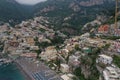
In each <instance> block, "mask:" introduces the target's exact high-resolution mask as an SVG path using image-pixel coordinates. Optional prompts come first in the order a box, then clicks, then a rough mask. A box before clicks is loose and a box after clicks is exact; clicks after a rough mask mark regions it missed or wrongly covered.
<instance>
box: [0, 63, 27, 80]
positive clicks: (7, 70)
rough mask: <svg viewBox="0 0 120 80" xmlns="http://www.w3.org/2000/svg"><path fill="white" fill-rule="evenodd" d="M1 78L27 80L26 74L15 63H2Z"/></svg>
mask: <svg viewBox="0 0 120 80" xmlns="http://www.w3.org/2000/svg"><path fill="white" fill-rule="evenodd" d="M0 80H25V76H24V75H23V74H22V72H21V71H20V70H19V68H18V67H17V66H16V65H15V64H14V63H10V64H3V65H0Z"/></svg>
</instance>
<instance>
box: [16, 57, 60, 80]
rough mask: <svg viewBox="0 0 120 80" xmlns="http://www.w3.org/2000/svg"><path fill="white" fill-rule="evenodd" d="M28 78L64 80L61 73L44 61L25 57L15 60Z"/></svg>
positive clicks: (30, 79) (32, 79) (34, 79)
mask: <svg viewBox="0 0 120 80" xmlns="http://www.w3.org/2000/svg"><path fill="white" fill-rule="evenodd" d="M15 63H16V65H17V66H18V68H19V69H20V70H21V71H22V73H23V74H24V75H25V78H26V80H49V79H50V80H62V79H61V78H60V76H59V75H57V73H56V72H55V71H53V70H51V69H50V68H49V67H48V66H46V65H45V64H44V63H42V62H39V61H36V60H33V59H30V58H25V57H20V58H18V59H16V60H15Z"/></svg>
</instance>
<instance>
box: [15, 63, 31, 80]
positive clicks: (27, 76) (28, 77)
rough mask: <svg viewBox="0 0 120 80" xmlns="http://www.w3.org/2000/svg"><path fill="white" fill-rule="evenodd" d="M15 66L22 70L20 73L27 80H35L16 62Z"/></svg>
mask: <svg viewBox="0 0 120 80" xmlns="http://www.w3.org/2000/svg"><path fill="white" fill-rule="evenodd" d="M14 64H15V65H16V66H17V68H18V69H19V70H20V72H21V73H22V74H23V75H24V77H25V80H33V79H32V78H31V77H30V76H29V75H28V74H27V73H26V71H25V70H23V68H22V67H21V66H20V65H19V64H18V63H17V62H15V61H14Z"/></svg>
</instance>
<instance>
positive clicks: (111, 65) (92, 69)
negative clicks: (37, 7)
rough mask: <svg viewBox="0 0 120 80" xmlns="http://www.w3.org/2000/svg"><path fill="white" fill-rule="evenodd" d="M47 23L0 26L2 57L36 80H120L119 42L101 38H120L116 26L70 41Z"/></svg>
mask: <svg viewBox="0 0 120 80" xmlns="http://www.w3.org/2000/svg"><path fill="white" fill-rule="evenodd" d="M42 22H44V23H46V25H44V26H43V25H42ZM47 23H49V22H48V21H47V20H44V17H36V18H34V19H30V20H28V21H23V22H22V23H20V24H18V25H16V26H15V27H11V26H10V25H9V24H7V23H5V24H3V25H1V26H0V51H1V55H3V56H4V57H9V58H10V59H12V60H13V61H15V62H17V63H18V64H19V65H20V66H21V67H22V68H23V70H25V71H26V72H27V73H28V74H29V73H30V74H33V75H30V76H31V78H32V79H33V80H37V79H36V78H38V79H39V78H41V77H40V76H37V77H36V75H43V74H44V75H45V76H44V77H43V78H44V79H52V80H120V64H119V60H120V40H119V39H116V40H110V39H102V38H101V37H99V36H100V35H102V34H105V35H109V33H111V32H110V31H112V32H113V33H115V35H116V36H119V35H120V34H119V31H118V30H117V31H113V30H112V29H111V28H112V27H111V26H112V25H113V24H111V25H107V24H106V25H101V26H99V28H98V30H97V31H96V32H95V34H96V35H95V37H94V38H91V34H90V33H84V34H83V35H80V36H71V37H68V36H67V35H65V34H64V33H62V32H60V31H59V30H58V31H55V30H54V29H52V28H50V27H49V26H48V25H47ZM118 25H119V22H118ZM23 60H24V61H23ZM43 66H44V67H43ZM44 68H45V69H47V70H48V71H47V70H46V71H44V70H45V69H44ZM39 71H40V72H42V71H43V72H42V73H43V74H40V73H39ZM49 71H50V72H49ZM50 75H51V76H50ZM55 75H56V76H55ZM48 76H49V77H48ZM46 77H47V78H46Z"/></svg>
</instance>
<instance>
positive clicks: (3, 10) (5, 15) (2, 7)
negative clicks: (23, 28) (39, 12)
mask: <svg viewBox="0 0 120 80" xmlns="http://www.w3.org/2000/svg"><path fill="white" fill-rule="evenodd" d="M30 8H31V6H26V5H20V4H18V3H17V2H16V1H15V0H0V21H5V22H8V21H9V20H14V21H15V22H17V21H18V22H19V21H22V20H24V19H26V18H29V17H30V16H31V14H32V12H31V11H30ZM31 9H32V8H31Z"/></svg>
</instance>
